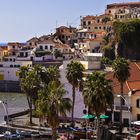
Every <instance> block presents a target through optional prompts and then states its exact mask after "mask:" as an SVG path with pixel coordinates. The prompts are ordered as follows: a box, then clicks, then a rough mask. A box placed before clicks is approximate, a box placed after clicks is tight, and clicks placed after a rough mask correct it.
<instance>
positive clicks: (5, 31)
mask: <svg viewBox="0 0 140 140" xmlns="http://www.w3.org/2000/svg"><path fill="white" fill-rule="evenodd" d="M131 1H132V0H0V43H5V42H14V41H18V42H26V41H27V40H28V39H30V38H31V37H34V36H37V37H38V36H41V35H44V34H48V33H51V32H54V31H55V28H56V27H58V26H60V25H71V26H75V27H77V26H78V25H79V24H80V16H85V15H99V14H102V13H104V11H105V8H106V5H107V4H110V3H117V2H131ZM136 1H139V0H136Z"/></svg>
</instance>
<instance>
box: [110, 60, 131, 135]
mask: <svg viewBox="0 0 140 140" xmlns="http://www.w3.org/2000/svg"><path fill="white" fill-rule="evenodd" d="M112 68H113V72H114V77H115V78H117V80H118V81H119V83H120V93H121V96H123V84H124V83H125V81H126V80H127V79H128V78H129V76H130V73H129V69H130V68H129V63H128V61H127V60H125V59H124V58H120V57H118V58H116V59H115V60H114V61H113V64H112ZM122 101H123V99H122V98H120V133H122Z"/></svg>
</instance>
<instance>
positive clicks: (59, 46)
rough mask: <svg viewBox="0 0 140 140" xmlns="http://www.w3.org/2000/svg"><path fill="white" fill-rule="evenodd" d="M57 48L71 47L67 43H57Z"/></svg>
mask: <svg viewBox="0 0 140 140" xmlns="http://www.w3.org/2000/svg"><path fill="white" fill-rule="evenodd" d="M55 48H63V49H69V48H70V47H69V46H68V45H66V44H60V43H56V45H55Z"/></svg>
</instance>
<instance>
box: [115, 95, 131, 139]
mask: <svg viewBox="0 0 140 140" xmlns="http://www.w3.org/2000/svg"><path fill="white" fill-rule="evenodd" d="M117 97H119V98H122V99H123V100H124V101H125V104H126V105H127V108H128V112H129V138H130V133H131V131H130V128H131V111H130V105H128V103H127V101H126V99H125V98H124V97H123V96H122V95H117Z"/></svg>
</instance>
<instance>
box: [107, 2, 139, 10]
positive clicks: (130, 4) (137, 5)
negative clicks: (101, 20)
mask: <svg viewBox="0 0 140 140" xmlns="http://www.w3.org/2000/svg"><path fill="white" fill-rule="evenodd" d="M122 6H130V7H139V6H140V2H127V3H113V4H108V5H107V9H110V8H112V7H114V8H116V7H122Z"/></svg>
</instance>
